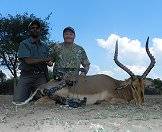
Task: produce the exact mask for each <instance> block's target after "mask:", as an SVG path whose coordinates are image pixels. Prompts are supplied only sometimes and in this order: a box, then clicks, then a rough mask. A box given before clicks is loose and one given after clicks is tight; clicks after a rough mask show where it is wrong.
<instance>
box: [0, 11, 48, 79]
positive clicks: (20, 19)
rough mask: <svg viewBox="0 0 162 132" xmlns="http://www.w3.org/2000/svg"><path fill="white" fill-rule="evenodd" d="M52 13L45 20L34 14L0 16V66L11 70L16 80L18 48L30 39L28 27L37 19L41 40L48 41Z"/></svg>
mask: <svg viewBox="0 0 162 132" xmlns="http://www.w3.org/2000/svg"><path fill="white" fill-rule="evenodd" d="M50 15H51V13H50V14H49V15H48V16H47V17H46V18H45V19H43V20H42V19H41V18H37V17H36V16H34V14H30V15H29V14H28V13H24V14H22V15H20V14H17V15H16V16H12V15H10V14H9V15H8V16H6V17H2V15H1V14H0V65H1V66H2V65H3V66H5V67H7V68H8V69H9V71H10V72H11V74H12V76H13V77H14V79H17V70H18V64H19V63H18V55H17V51H18V47H19V44H20V42H21V41H23V40H24V39H26V38H28V37H29V36H28V25H29V23H30V22H31V21H33V20H35V19H37V20H39V21H40V23H41V26H42V34H41V38H42V39H43V40H48V34H49V26H48V23H47V20H49V18H50Z"/></svg>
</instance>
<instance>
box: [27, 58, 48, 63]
mask: <svg viewBox="0 0 162 132" xmlns="http://www.w3.org/2000/svg"><path fill="white" fill-rule="evenodd" d="M24 60H25V62H26V63H27V64H39V63H47V64H48V63H49V61H50V60H51V58H46V59H33V58H31V57H25V58H24Z"/></svg>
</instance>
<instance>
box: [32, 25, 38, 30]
mask: <svg viewBox="0 0 162 132" xmlns="http://www.w3.org/2000/svg"><path fill="white" fill-rule="evenodd" d="M30 29H32V30H33V29H40V27H38V26H37V27H31V28H30Z"/></svg>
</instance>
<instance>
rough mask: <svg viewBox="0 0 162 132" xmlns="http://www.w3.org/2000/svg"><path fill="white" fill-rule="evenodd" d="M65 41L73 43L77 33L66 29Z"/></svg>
mask: <svg viewBox="0 0 162 132" xmlns="http://www.w3.org/2000/svg"><path fill="white" fill-rule="evenodd" d="M63 37H64V42H65V43H73V42H74V38H75V34H74V33H73V32H71V31H68V30H67V31H66V32H64V36H63Z"/></svg>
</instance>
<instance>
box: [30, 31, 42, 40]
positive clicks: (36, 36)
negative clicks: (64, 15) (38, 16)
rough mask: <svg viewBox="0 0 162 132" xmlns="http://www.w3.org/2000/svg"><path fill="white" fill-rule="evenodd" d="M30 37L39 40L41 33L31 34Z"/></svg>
mask: <svg viewBox="0 0 162 132" xmlns="http://www.w3.org/2000/svg"><path fill="white" fill-rule="evenodd" d="M30 36H31V37H32V38H35V39H36V38H39V37H40V33H39V32H30Z"/></svg>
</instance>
